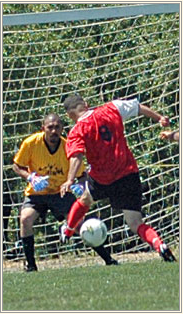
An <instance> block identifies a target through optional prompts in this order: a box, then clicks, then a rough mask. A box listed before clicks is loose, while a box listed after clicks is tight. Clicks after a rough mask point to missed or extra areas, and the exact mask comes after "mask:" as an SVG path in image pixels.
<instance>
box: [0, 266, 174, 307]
mask: <svg viewBox="0 0 183 314" xmlns="http://www.w3.org/2000/svg"><path fill="white" fill-rule="evenodd" d="M23 310H24V311H72V310H73V311H79V310H82V311H105V310H106V311H127V310H128V311H145V310H146V311H178V310H179V264H178V263H164V262H162V261H159V260H153V261H147V262H141V263H124V264H121V265H119V266H92V267H76V268H60V269H48V270H43V271H39V272H37V273H36V272H33V273H24V272H11V273H8V272H5V273H4V274H3V311H23Z"/></svg>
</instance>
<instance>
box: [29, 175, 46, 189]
mask: <svg viewBox="0 0 183 314" xmlns="http://www.w3.org/2000/svg"><path fill="white" fill-rule="evenodd" d="M48 178H49V176H39V175H38V174H37V173H36V172H32V173H31V174H30V175H29V176H28V178H27V181H28V182H30V183H31V185H32V187H33V189H34V191H35V192H39V191H42V190H44V189H45V188H46V187H47V186H48V184H49V183H48Z"/></svg>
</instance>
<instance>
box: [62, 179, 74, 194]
mask: <svg viewBox="0 0 183 314" xmlns="http://www.w3.org/2000/svg"><path fill="white" fill-rule="evenodd" d="M73 182H74V181H73V180H67V181H66V182H65V183H63V184H62V185H61V187H60V196H61V197H64V195H65V194H66V193H67V192H69V191H70V190H71V189H70V187H71V185H72V184H73Z"/></svg>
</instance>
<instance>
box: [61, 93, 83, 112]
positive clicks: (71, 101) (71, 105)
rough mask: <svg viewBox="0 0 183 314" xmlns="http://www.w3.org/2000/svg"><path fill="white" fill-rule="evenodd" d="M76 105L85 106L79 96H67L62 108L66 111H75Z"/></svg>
mask: <svg viewBox="0 0 183 314" xmlns="http://www.w3.org/2000/svg"><path fill="white" fill-rule="evenodd" d="M78 105H85V101H84V99H83V98H82V97H81V96H80V95H72V96H69V97H67V98H66V99H65V101H64V108H65V110H66V111H68V110H71V109H75V108H76V107H77V106H78Z"/></svg>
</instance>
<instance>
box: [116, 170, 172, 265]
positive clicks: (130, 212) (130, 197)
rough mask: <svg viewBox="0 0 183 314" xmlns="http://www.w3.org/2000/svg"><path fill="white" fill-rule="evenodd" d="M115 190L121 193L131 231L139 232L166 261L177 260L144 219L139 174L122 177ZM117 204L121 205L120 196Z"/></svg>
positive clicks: (143, 239)
mask: <svg viewBox="0 0 183 314" xmlns="http://www.w3.org/2000/svg"><path fill="white" fill-rule="evenodd" d="M115 190H116V193H118V195H120V198H121V206H122V208H123V212H124V217H125V220H126V222H127V224H128V226H129V227H130V229H131V231H132V232H133V233H137V234H138V235H139V236H140V238H141V239H142V241H144V242H147V243H148V244H149V245H150V246H151V247H152V248H153V249H154V250H155V251H157V252H158V253H159V254H160V255H161V256H162V257H163V258H164V260H165V261H167V260H168V261H173V260H175V258H174V257H173V255H172V253H171V251H170V250H169V249H168V248H167V246H166V245H165V244H164V243H163V241H162V240H161V238H160V236H159V235H158V234H157V232H156V231H155V230H154V229H153V228H152V227H151V226H149V225H147V224H145V223H143V221H142V213H141V203H142V189H141V182H140V178H139V174H138V173H134V174H131V175H129V176H127V177H124V178H122V179H121V180H119V181H118V182H116V186H115ZM120 191H121V192H120ZM114 202H115V200H114ZM116 204H117V206H119V198H118V200H117V202H116ZM167 255H169V257H168V256H167Z"/></svg>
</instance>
